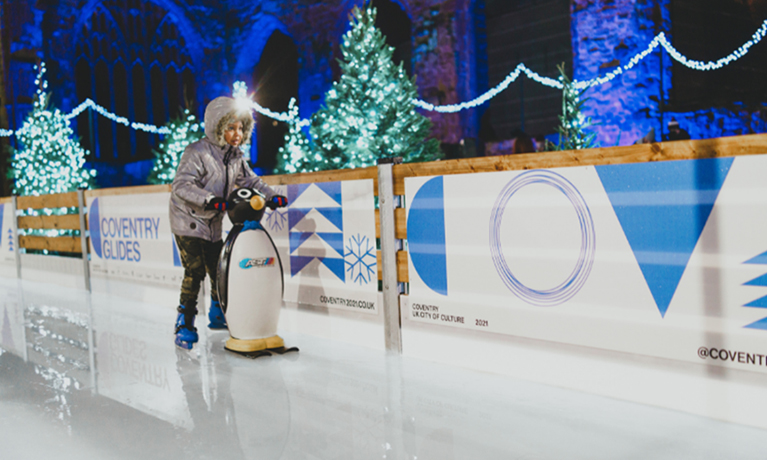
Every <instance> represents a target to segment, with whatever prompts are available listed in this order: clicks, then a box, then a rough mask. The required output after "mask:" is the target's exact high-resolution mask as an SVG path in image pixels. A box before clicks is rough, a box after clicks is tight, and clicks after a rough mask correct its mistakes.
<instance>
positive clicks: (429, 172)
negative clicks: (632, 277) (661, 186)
mask: <svg viewBox="0 0 767 460" xmlns="http://www.w3.org/2000/svg"><path fill="white" fill-rule="evenodd" d="M765 152H767V134H755V135H744V136H736V137H727V138H717V139H704V140H688V141H674V142H664V143H652V144H639V145H632V146H626V147H609V148H597V149H589V150H580V151H562V152H546V153H535V154H519V155H506V156H494V157H478V158H469V159H455V160H444V161H436V162H429V163H408V164H384V165H378V166H374V167H368V168H357V169H346V170H336V171H320V172H313V173H298V174H290V175H273V176H265V177H263V179H264V181H265V182H266V183H267V184H269V185H272V186H274V185H290V184H308V183H319V182H330V181H348V180H361V179H370V180H373V182H374V188H373V190H374V193H375V195H376V196H378V197H379V207H380V205H381V204H386V205H387V206H388V205H391V209H390V211H391V219H388V218H384V219H382V216H381V212H382V209H376V214H375V216H376V217H375V218H376V237H377V238H379V239H380V240H384V239H385V238H384V237H385V235H384V234H383V233H385V232H382V224H383V222H382V220H384V221H387V222H389V221H390V223H391V231H392V232H393V243H389V246H388V247H387V246H386V245H385V244H384V243H383V241H382V246H384V248H383V249H381V250H378V251H377V258H378V278H379V280H380V281H382V284H383V286H384V288H385V286H386V281H385V280H387V279H388V280H389V288H390V289H392V288H393V287H392V286H395V285H396V287H395V288H394V289H396V293H397V296H406V295H407V291H408V286H407V283H408V282H409V276H408V253H407V251H406V250H405V248H406V247H407V224H406V219H407V213H406V209H405V208H404V203H405V201H404V198H405V197H404V194H405V185H404V184H405V179H406V178H409V177H423V176H440V175H450V174H471V173H481V172H494V171H513V170H531V169H548V168H564V167H570V166H587V165H610V164H626V163H644V162H655V161H669V160H690V159H705V158H716V157H729V156H741V155H754V154H764V153H765ZM382 170H390V172H391V174H390V175H389V174H383V175H382ZM382 177H383V178H384V180H385V181H386V182H387V183H384V184H382V183H381V182H382ZM170 189H171V187H170V185H149V186H135V187H123V188H107V189H98V190H87V191H80V192H70V193H60V194H51V195H42V196H29V197H10V198H0V202H2V203H6V204H7V203H10V204H12V205H15V206H14V208H15V209H18V210H25V209H43V208H62V207H66V208H70V209H77V213H74V214H72V213H70V214H66V215H61V216H17V218H16V219H13V221H14V224H15V225H14V226H15V227H17V228H14V238H16V239H17V241H16V246H15V247H16V248H24V249H38V250H40V249H47V250H49V251H54V252H67V253H72V254H77V255H79V256H81V257H83V260H84V261H85V264H86V265H87V258H88V244H87V238H88V233H87V219H86V218H85V217H86V214H87V206H88V203H89V202H90V201H92V200H93V199H94V198H97V197H100V196H114V195H134V194H143V193H161V192H170ZM386 212H387V213H388V212H389V211H388V210H387V211H386ZM16 214H18V213H16V212H14V215H16ZM387 225H388V224H384V225H383V227H384V228H386V227H387ZM18 229H43V230H45V229H51V230H79V231H80V236H79V237H77V236H66V237H38V236H18V231H17V230H18ZM386 238H389V237H386ZM390 239H391V238H390ZM16 252H17V253H18V250H17V251H16ZM389 253H392V254H393V257H386V255H388V254H389ZM17 260H19V258H18V257H17ZM17 268H18V270H19V274H20V271H21V265H20V262H19V263H17ZM85 273H86V275H85V276H86V277H88V271H87V266H86V272H85ZM387 275H392V276H394V278H390V277H389V278H387ZM392 279H396V282H394V281H391V280H392ZM86 286H89V282H88V280H86ZM390 297H391V296H387V300H388V302H385V305H384V306H383V310H384V316H385V317H388V318H390V321H389V322H390V326H392V325H394V324H395V321H394V319H396V320H397V326H398V328H399V321H400V318H401V314H400V311H399V308H400V307H399V302H396V303H395V302H392V301H391V299H390ZM395 336H396V334H395V333H394V331H393V330H392V329H391V328H388V329H387V340H386V343H387V348H388V349H390V350H393V351H399V350H401V344H400V343H399V341H398V340H397V339H396V338H394V337H395Z"/></svg>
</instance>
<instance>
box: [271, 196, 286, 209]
mask: <svg viewBox="0 0 767 460" xmlns="http://www.w3.org/2000/svg"><path fill="white" fill-rule="evenodd" d="M287 205H288V199H287V198H285V197H284V196H282V195H274V196H273V197H272V199H271V200H270V201H269V207H270V208H271V209H277V208H284V207H285V206H287Z"/></svg>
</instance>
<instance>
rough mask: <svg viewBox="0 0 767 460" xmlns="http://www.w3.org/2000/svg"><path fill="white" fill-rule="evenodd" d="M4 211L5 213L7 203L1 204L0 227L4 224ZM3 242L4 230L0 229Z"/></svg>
mask: <svg viewBox="0 0 767 460" xmlns="http://www.w3.org/2000/svg"><path fill="white" fill-rule="evenodd" d="M3 213H5V205H4V204H0V228H2V226H3ZM1 244H3V232H2V231H0V245H1Z"/></svg>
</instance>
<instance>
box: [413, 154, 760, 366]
mask: <svg viewBox="0 0 767 460" xmlns="http://www.w3.org/2000/svg"><path fill="white" fill-rule="evenodd" d="M766 174H767V156H762V155H760V156H749V157H737V158H735V159H733V158H718V159H705V160H688V161H669V162H656V163H642V164H627V165H606V166H597V167H576V168H563V169H556V170H533V171H524V172H520V171H513V172H497V173H482V174H470V175H450V176H439V177H432V178H409V179H406V181H405V186H406V195H407V209H408V221H407V228H408V246H409V255H410V262H409V269H410V272H409V273H410V295H409V297H408V298H407V301H408V302H407V308H404V309H403V315H404V317H405V318H406V319H407V320H409V321H415V322H419V323H427V324H439V325H447V326H453V327H459V328H464V329H471V330H475V331H489V332H495V333H502V334H508V335H513V336H519V337H527V338H532V339H541V340H547V341H554V342H560V343H566V344H572V345H579V346H586V347H596V348H601V349H605V350H612V351H619V352H627V353H635V354H640V355H649V356H653V357H659V358H668V359H674V360H682V361H688V362H692V363H701V364H707V365H716V366H726V367H730V368H733V369H738V370H743V371H752V372H760V373H765V372H767V347H765V346H764V340H765V338H767V318H765V317H766V316H767V310H765V308H767V275H766V274H767V252H766V251H767V185H765V182H764V177H765V175H766Z"/></svg>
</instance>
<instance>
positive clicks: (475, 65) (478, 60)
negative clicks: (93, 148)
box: [6, 0, 767, 181]
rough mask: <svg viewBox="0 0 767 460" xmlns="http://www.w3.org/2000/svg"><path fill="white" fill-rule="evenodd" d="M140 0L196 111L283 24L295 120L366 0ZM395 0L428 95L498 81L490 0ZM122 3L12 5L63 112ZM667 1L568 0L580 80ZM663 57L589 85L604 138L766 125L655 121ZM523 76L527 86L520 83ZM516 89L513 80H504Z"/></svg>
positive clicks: (656, 23) (660, 25) (720, 112)
mask: <svg viewBox="0 0 767 460" xmlns="http://www.w3.org/2000/svg"><path fill="white" fill-rule="evenodd" d="M121 1H122V0H121ZM147 1H148V2H151V3H152V4H155V5H157V6H159V7H160V8H162V9H164V10H166V11H167V12H168V13H169V14H170V17H171V19H172V20H173V21H174V23H175V25H176V26H177V28H178V30H179V32H180V34H181V35H182V36H183V39H184V42H185V46H186V52H187V53H188V54H189V55H190V56H191V60H192V64H193V66H194V69H193V70H194V75H195V84H196V94H195V95H194V97H195V99H196V103H197V106H198V112H199V114H202V111H203V110H204V107H205V104H206V103H207V101H209V100H211V99H213V98H214V97H216V96H218V95H221V94H229V93H230V92H231V85H232V83H233V82H234V81H236V80H244V81H245V82H246V83H248V85H249V86H250V87H251V88H253V86H254V83H255V82H253V81H252V75H253V69H254V67H255V66H256V65H257V64H258V62H259V59H260V57H261V52H262V51H263V48H264V46H265V45H266V42H267V40H268V39H269V37H270V36H271V35H272V33H274V32H275V31H280V32H282V33H283V34H285V35H287V36H288V37H290V38H291V39H292V40H293V41H294V43H295V45H296V47H297V50H298V55H299V106H300V115H301V116H302V117H309V116H310V115H311V114H312V113H314V112H315V111H317V109H319V107H320V106H321V104H322V102H323V98H324V94H325V92H326V91H327V90H328V89H329V88H330V86H331V84H332V82H333V80H334V79H335V78H337V76H338V75H337V72H338V70H337V66H336V64H335V60H336V59H337V58H338V57H339V56H340V53H339V46H338V44H339V42H340V41H341V36H342V35H343V33H344V32H345V31H346V30H347V28H348V13H349V11H350V10H351V8H352V7H353V6H355V5H361V4H362V3H363V1H362V0H333V1H327V2H309V1H304V0H282V1H278V0H264V1H254V0H230V1H228V2H227V3H226V8H222V7H221V3H220V2H219V1H218V0H147ZM394 1H395V2H396V3H397V4H398V5H400V6H401V7H402V8H403V10H404V11H405V13H407V16H408V17H409V18H410V20H411V22H412V56H413V63H412V68H413V73H414V75H416V76H417V86H418V89H419V94H420V95H421V97H422V98H423V99H425V100H426V101H428V102H431V103H435V104H447V103H457V102H461V101H465V100H469V99H472V98H474V97H476V96H477V95H479V94H481V93H482V92H483V91H485V90H486V89H487V88H488V86H490V87H492V86H494V85H496V84H498V83H499V82H498V81H488V69H487V66H488V63H487V49H486V48H487V38H486V37H487V31H486V30H485V27H486V25H485V18H484V5H485V0H394ZM118 3H120V2H117V0H59V1H55V2H40V1H36V0H18V2H11V5H13V6H12V8H16V10H14V11H16V12H15V13H14V14H15V15H16V17H17V18H20V19H19V20H18V21H16V23H15V24H14V26H13V28H12V37H11V44H10V51H11V53H14V52H19V51H24V52H28V53H27V54H26V55H27V56H28V55H29V53H32V55H37V56H39V57H40V58H43V59H44V60H45V61H46V63H47V64H48V67H49V69H50V72H49V74H48V76H49V80H50V88H51V90H52V92H53V102H54V103H55V104H56V105H57V106H58V107H60V108H61V109H62V110H64V111H69V110H71V109H72V108H74V107H75V106H76V105H77V104H78V103H79V102H81V101H79V100H77V98H76V91H75V77H74V66H75V63H76V60H77V58H78V56H76V55H75V53H76V51H75V48H76V47H75V46H74V44H75V43H76V42H77V40H78V34H80V33H81V32H80V31H81V30H82V28H81V27H80V26H81V25H82V24H84V23H87V21H88V18H89V15H90V14H91V13H92V12H93V11H94V10H95V9H96V8H98V7H99V5H102V4H111V5H115V4H118ZM669 3H670V0H572V2H571V15H572V17H571V30H570V33H571V40H572V53H573V67H574V76H575V78H576V79H580V80H583V79H589V78H593V77H594V76H598V75H604V74H605V73H607V72H609V71H611V70H614V69H615V68H616V67H618V66H620V65H623V64H625V63H626V62H628V60H629V58H630V57H631V56H633V55H635V54H636V53H638V52H640V51H641V50H643V49H645V47H646V46H647V44H648V43H649V42H650V40H652V38H653V37H654V36H655V34H656V33H657V31H658V30H665V31H666V33H667V34H668V33H669V32H668V31H670V30H672V27H671V23H670V15H669V12H668V11H669ZM6 4H7V3H6ZM6 8H8V7H6ZM19 12H20V13H19ZM125 14H128V12H125ZM147 33H152V31H147ZM669 37H670V35H669ZM759 46H767V44H760V45H759ZM682 51H684V50H682ZM658 56H659V53H657V52H656V53H653V54H652V55H650V56H648V57H647V58H646V59H645V60H644V61H642V62H641V63H640V64H639V65H638V66H636V67H635V68H634V69H633V70H631V71H629V72H626V73H624V74H623V75H621V76H619V77H618V78H616V79H615V80H613V81H612V82H610V83H607V84H605V85H602V86H600V87H598V88H594V89H591V90H589V91H588V92H587V94H586V96H587V97H589V98H590V99H589V100H588V102H587V103H586V113H587V115H589V116H591V117H592V118H593V120H594V121H595V122H597V123H598V126H596V127H595V130H596V131H597V133H598V140H599V142H600V144H601V145H602V146H612V145H616V144H621V145H626V144H631V143H634V142H636V141H637V140H638V139H641V138H642V137H644V136H645V135H646V134H648V132H650V131H651V130H653V129H654V130H655V137H654V138H655V140H659V139H660V132H661V126H662V125H665V124H666V123H667V122H668V121H669V120H670V119H671V118H674V119H676V120H678V121H679V123H680V125H681V127H682V128H684V129H686V130H687V131H688V132H689V133H690V134H691V136H692V137H693V138H706V137H718V136H724V135H734V134H741V133H751V132H765V131H767V126H766V122H765V116H764V115H765V113H764V112H765V111H767V107H765V109H763V110H761V111H756V112H754V111H753V109H750V110H748V109H746V108H745V107H744V108H743V109H742V110H737V107H736V109H732V108H729V109H723V108H711V109H710V110H701V111H697V112H692V113H666V114H665V115H664V121H663V123H662V124H661V120H660V113H659V110H658V97H659V94H660V92H661V75H662V77H663V78H662V80H663V87H664V88H663V91H664V93H665V95H666V97H668V94H669V92H670V90H671V84H672V78H671V60H670V58H669V57H668V55H666V56H665V59H664V62H663V66H662V68H661V64H660V62H659V58H658ZM32 65H33V64H32V63H31V62H22V61H12V62H11V63H10V67H9V70H10V72H9V75H10V78H11V85H12V87H13V90H14V93H15V94H16V95H26V97H27V99H24V98H23V97H22V98H21V99H20V101H22V103H18V104H17V106H16V113H15V117H16V120H17V123H18V122H20V121H21V120H23V117H24V115H25V110H28V108H29V105H28V104H27V105H25V104H24V103H23V101H25V100H28V98H29V96H31V95H32V94H34V87H33V86H34V85H33V80H34V71H33V70H32ZM511 70H512V68H509V71H511ZM528 84H534V83H528V82H525V85H528ZM517 90H518V89H517V87H516V86H514V85H513V86H512V88H510V89H509V91H517ZM141 96H142V95H138V94H133V95H131V97H134V98H135V97H141ZM485 108H486V107H481V108H479V109H473V110H470V111H465V112H462V113H460V114H433V113H430V114H428V116H429V117H430V118H431V119H432V121H433V122H434V130H433V134H434V136H435V137H436V138H438V139H439V140H441V141H442V142H444V143H447V144H459V143H460V142H461V140H463V139H471V138H476V137H477V134H478V125H479V116H480V115H481V114H482V112H483V110H484V109H485ZM274 109H276V110H284V108H279V107H275V108H274ZM10 113H11V111H10V110H9V114H10ZM159 124H163V123H159ZM17 126H18V124H17ZM664 129H665V127H664ZM552 132H553V129H552ZM139 169H140V168H139ZM134 173H135V172H134ZM134 175H135V174H134ZM115 177H116V176H115ZM115 180H118V179H115ZM130 181H134V179H130Z"/></svg>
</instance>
